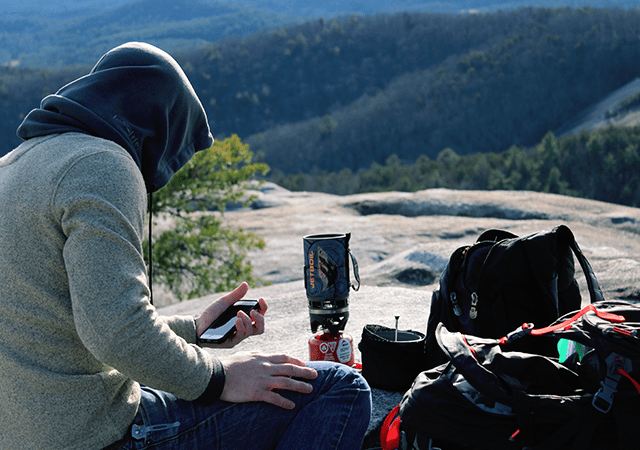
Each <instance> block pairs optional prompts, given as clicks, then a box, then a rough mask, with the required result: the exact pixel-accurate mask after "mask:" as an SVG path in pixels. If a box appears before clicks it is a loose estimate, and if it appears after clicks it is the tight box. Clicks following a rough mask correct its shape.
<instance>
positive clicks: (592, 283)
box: [557, 225, 604, 303]
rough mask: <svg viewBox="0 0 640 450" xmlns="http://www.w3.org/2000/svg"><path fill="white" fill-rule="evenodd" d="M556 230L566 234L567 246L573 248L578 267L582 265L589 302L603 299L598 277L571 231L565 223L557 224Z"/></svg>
mask: <svg viewBox="0 0 640 450" xmlns="http://www.w3.org/2000/svg"><path fill="white" fill-rule="evenodd" d="M557 229H558V232H560V233H563V234H565V235H566V238H567V241H568V242H569V247H571V250H573V254H574V255H575V256H576V259H577V260H578V262H579V263H580V267H582V271H583V272H584V276H585V278H586V279H587V287H588V288H589V295H590V296H591V303H596V302H600V301H603V300H604V295H603V294H602V289H600V284H599V283H598V279H597V278H596V275H595V274H594V273H593V269H592V268H591V264H589V261H588V260H587V258H586V257H585V256H584V253H582V250H581V249H580V246H579V245H578V243H577V242H576V239H575V237H574V236H573V233H572V232H571V230H570V229H569V227H567V226H566V225H559V226H558V227H557Z"/></svg>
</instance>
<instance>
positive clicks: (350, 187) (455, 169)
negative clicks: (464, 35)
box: [271, 127, 640, 207]
mask: <svg viewBox="0 0 640 450" xmlns="http://www.w3.org/2000/svg"><path fill="white" fill-rule="evenodd" d="M271 179H272V180H273V181H274V182H276V183H278V184H280V185H281V186H283V187H285V188H287V189H291V190H311V191H322V192H329V193H333V194H354V193H362V192H376V191H391V190H399V191H408V192H410V191H418V190H422V189H431V188H449V189H467V190H471V189H473V190H531V191H538V192H549V193H555V194H562V195H569V196H579V197H585V198H590V199H594V200H601V201H605V202H609V203H618V204H623V205H628V206H635V207H638V206H640V127H633V128H627V127H620V128H616V127H610V128H606V129H604V130H601V131H595V132H593V133H587V132H584V133H582V134H580V135H579V136H567V137H564V138H561V139H557V138H556V137H555V136H554V135H553V134H552V133H547V134H546V135H545V136H544V138H543V139H542V141H541V142H540V143H539V144H538V145H536V146H535V147H533V148H529V149H527V148H524V147H517V146H512V147H511V148H509V149H508V150H506V151H504V152H501V153H476V154H473V155H462V156H461V155H458V154H457V153H456V152H455V151H453V150H452V149H451V148H446V149H444V150H442V151H441V152H440V153H439V155H438V157H437V158H436V159H435V160H432V159H430V158H429V157H428V156H426V155H422V156H421V157H420V158H418V160H417V161H416V162H415V163H413V164H402V163H401V161H400V159H399V158H398V157H397V156H396V155H392V156H391V157H389V158H388V159H387V161H386V164H385V165H380V164H377V163H373V164H372V165H371V166H370V167H369V168H368V169H360V170H359V171H358V172H356V173H354V172H352V171H350V170H348V169H343V170H342V171H340V172H339V173H335V172H331V173H328V172H316V173H315V174H310V175H305V174H302V173H299V174H297V175H286V174H284V173H283V172H281V171H275V172H274V173H273V174H272V176H271ZM337 180H339V182H338V181H337Z"/></svg>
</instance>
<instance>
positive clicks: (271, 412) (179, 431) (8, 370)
mask: <svg viewBox="0 0 640 450" xmlns="http://www.w3.org/2000/svg"><path fill="white" fill-rule="evenodd" d="M18 135H19V136H20V137H21V138H23V139H24V142H23V143H22V144H21V145H20V146H19V147H17V148H16V149H15V150H14V151H13V152H11V153H9V154H8V155H6V156H4V157H3V158H1V159H0V448H2V449H18V448H19V449H47V450H52V449H56V450H61V449H88V450H99V449H103V448H109V449H117V448H123V449H133V448H135V449H143V448H154V449H169V448H171V449H189V450H191V449H196V448H220V449H232V448H245V449H263V448H264V449H267V448H269V449H271V448H279V449H280V448H281V449H294V448H309V449H348V450H353V449H356V448H360V446H361V442H362V437H363V435H364V431H365V430H366V427H367V425H368V422H369V415H370V408H371V405H370V402H371V398H370V391H369V389H368V386H367V385H366V382H364V380H363V379H362V377H361V376H360V375H358V374H357V373H355V372H354V371H352V370H351V369H349V368H347V367H345V366H342V365H337V364H321V363H309V364H308V365H305V363H303V362H302V361H299V360H297V359H295V358H292V357H290V356H287V355H259V354H234V355H232V356H231V357H227V358H223V359H218V358H216V357H215V356H213V354H212V353H210V352H209V351H206V350H204V349H203V348H201V346H199V345H198V336H199V335H200V334H201V333H202V332H203V331H204V330H205V329H206V328H207V327H208V326H209V325H210V324H211V323H212V321H213V320H214V319H215V318H216V317H217V316H219V315H220V314H221V313H222V311H224V310H225V309H226V308H227V307H228V306H229V305H231V304H233V303H234V302H235V301H237V300H239V299H241V298H242V297H243V296H244V295H245V293H246V292H247V285H246V283H243V284H242V285H241V286H239V287H238V288H237V289H236V290H235V291H233V292H232V293H231V294H229V295H227V296H225V297H222V298H221V299H219V300H218V301H217V302H214V303H213V304H212V305H211V306H210V307H209V308H207V310H205V311H204V312H203V313H202V314H201V315H200V316H199V317H197V318H193V317H185V316H173V317H162V316H159V315H158V313H157V311H156V310H155V308H154V307H153V306H152V305H151V304H150V301H149V286H148V281H147V272H146V267H145V265H144V261H143V256H142V240H143V229H144V222H145V216H146V206H147V199H146V197H147V193H151V192H154V191H156V190H158V189H160V188H161V187H163V186H165V185H166V184H167V183H168V182H169V180H170V179H171V177H172V175H173V174H174V173H175V172H176V171H177V170H179V169H180V168H181V167H182V166H183V165H184V164H185V163H186V162H187V161H188V160H189V159H190V158H191V157H192V156H193V154H194V153H195V152H196V151H200V150H204V149H207V148H209V147H210V146H211V145H212V144H213V137H212V136H211V133H210V131H209V125H208V122H207V118H206V114H205V112H204V109H203V108H202V105H201V104H200V101H199V100H198V98H197V96H196V94H195V92H194V90H193V88H192V86H191V84H190V83H189V81H188V80H187V77H186V75H185V74H184V73H183V71H182V70H181V69H180V67H179V66H178V64H177V63H176V62H175V61H174V60H173V59H172V58H171V57H170V56H169V55H167V54H166V53H164V52H163V51H161V50H159V49H157V48H155V47H153V46H151V45H148V44H142V43H129V44H125V45H122V46H120V47H117V48H115V49H113V50H111V51H110V52H108V53H107V54H105V55H104V56H103V57H102V58H101V59H100V61H99V62H98V63H97V64H96V66H95V67H94V68H93V69H92V70H91V72H90V73H89V74H87V75H86V76H84V77H81V78H79V79H77V80H75V81H73V82H71V83H70V84H68V85H66V86H64V87H63V88H61V89H60V90H59V91H58V92H57V93H56V94H55V95H50V96H47V97H46V98H45V99H44V100H43V101H42V103H41V106H40V108H38V109H35V110H33V111H31V112H30V113H29V114H28V115H27V117H26V118H25V119H24V121H23V123H22V124H21V125H20V127H19V128H18ZM266 309H267V305H266V303H265V302H264V300H263V299H261V300H260V309H259V310H258V311H253V312H252V313H251V316H250V317H249V316H247V315H246V314H244V313H239V315H238V318H237V320H236V326H237V333H236V335H235V337H234V338H233V339H232V340H231V342H229V343H228V344H227V346H233V345H235V344H237V343H238V342H240V341H242V340H243V339H244V338H246V337H248V336H251V335H257V334H260V333H262V332H263V330H264V317H263V314H264V313H265V312H266Z"/></svg>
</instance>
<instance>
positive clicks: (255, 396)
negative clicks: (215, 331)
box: [220, 353, 318, 409]
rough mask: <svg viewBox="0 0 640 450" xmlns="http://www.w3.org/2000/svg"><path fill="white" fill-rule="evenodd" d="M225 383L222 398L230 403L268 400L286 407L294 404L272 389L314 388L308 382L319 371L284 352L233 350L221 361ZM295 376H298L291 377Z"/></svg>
mask: <svg viewBox="0 0 640 450" xmlns="http://www.w3.org/2000/svg"><path fill="white" fill-rule="evenodd" d="M222 365H223V366H224V371H225V383H224V389H223V391H222V395H221V396H220V399H221V400H224V401H227V402H233V403H243V402H253V401H258V402H267V403H271V404H273V405H276V406H279V407H281V408H285V409H293V408H295V404H294V403H293V402H292V401H291V400H289V399H287V398H285V397H283V396H282V395H280V394H278V393H277V392H274V391H273V390H274V389H282V390H286V391H293V392H301V393H303V394H308V393H310V392H311V391H312V390H313V387H312V386H311V385H310V384H309V383H305V382H304V381H302V380H300V379H303V380H304V379H307V380H313V379H315V378H316V377H317V376H318V373H317V372H316V371H315V370H314V369H311V368H309V367H305V364H304V362H302V361H300V360H299V359H297V358H293V357H291V356H287V355H270V356H265V355H260V354H258V353H236V354H235V355H233V356H231V357H230V358H226V359H223V360H222ZM294 378H297V379H294Z"/></svg>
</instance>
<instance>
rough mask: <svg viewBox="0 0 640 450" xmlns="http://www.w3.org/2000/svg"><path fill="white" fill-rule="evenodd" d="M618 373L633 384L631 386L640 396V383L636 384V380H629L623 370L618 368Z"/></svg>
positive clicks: (629, 377) (628, 376)
mask: <svg viewBox="0 0 640 450" xmlns="http://www.w3.org/2000/svg"><path fill="white" fill-rule="evenodd" d="M618 373H619V374H620V375H622V376H624V377H626V378H628V379H629V380H630V381H631V382H632V383H633V386H634V387H635V388H636V391H638V394H640V383H638V382H637V381H636V380H634V379H633V378H631V375H629V374H628V373H627V372H626V371H625V370H624V369H620V368H618Z"/></svg>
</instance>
